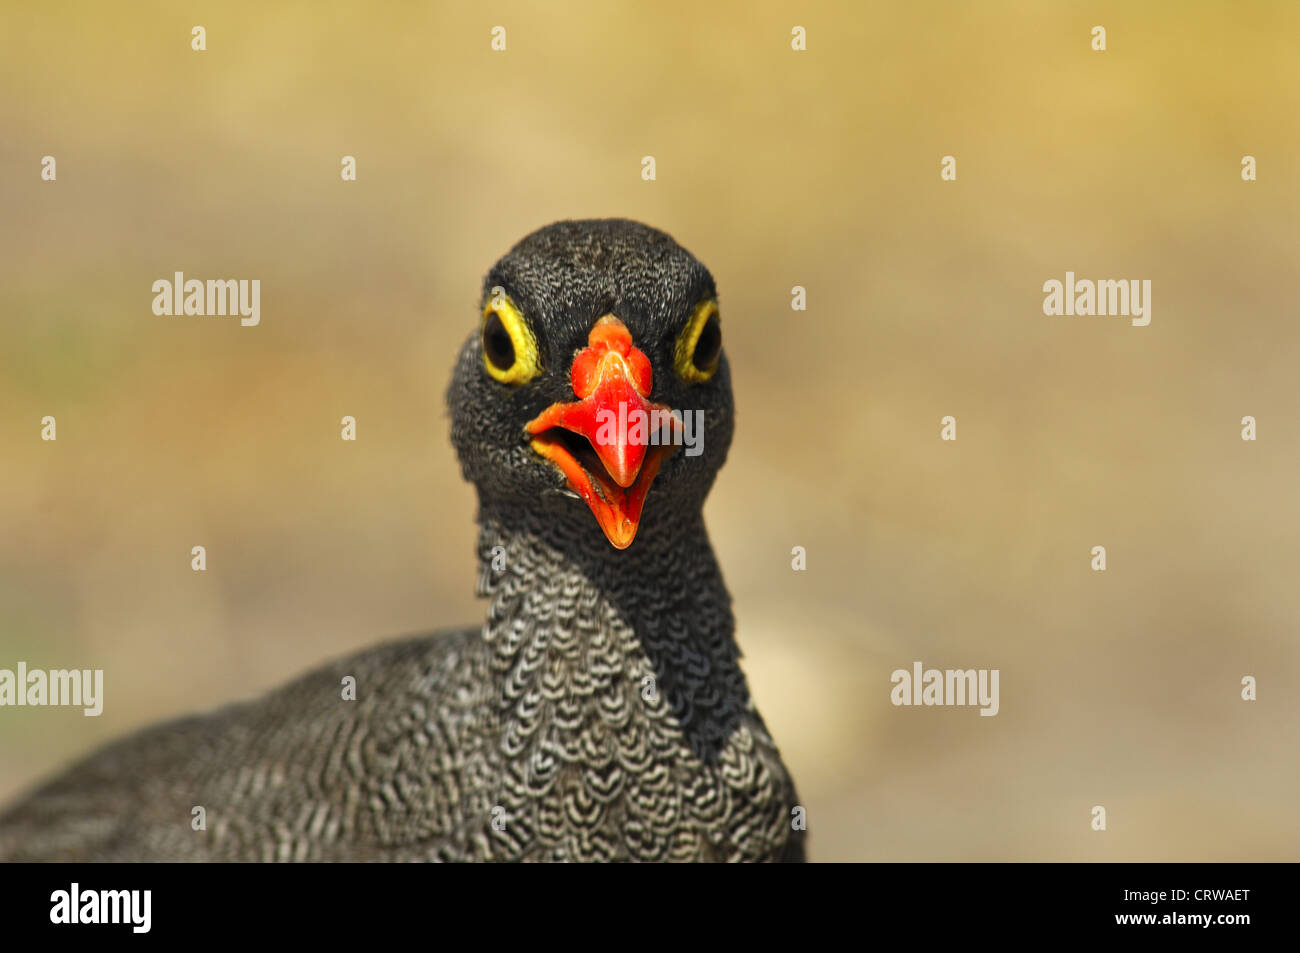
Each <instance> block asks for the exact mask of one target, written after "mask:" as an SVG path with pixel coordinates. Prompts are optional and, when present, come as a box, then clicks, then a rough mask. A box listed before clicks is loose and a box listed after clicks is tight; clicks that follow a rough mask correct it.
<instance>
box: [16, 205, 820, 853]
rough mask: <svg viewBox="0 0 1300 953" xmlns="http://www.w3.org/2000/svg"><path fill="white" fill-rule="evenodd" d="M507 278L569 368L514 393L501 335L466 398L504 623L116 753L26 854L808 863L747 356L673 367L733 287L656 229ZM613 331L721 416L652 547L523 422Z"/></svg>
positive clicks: (31, 808) (608, 235) (674, 470)
mask: <svg viewBox="0 0 1300 953" xmlns="http://www.w3.org/2000/svg"><path fill="white" fill-rule="evenodd" d="M497 286H500V287H502V288H504V289H505V290H506V292H507V293H508V294H509V295H510V297H511V299H512V300H513V301H514V302H515V303H516V304H517V305H518V306H519V309H520V310H521V311H522V312H523V314H524V315H526V316H527V318H528V320H529V322H530V326H531V327H532V329H533V332H534V334H535V336H536V338H537V344H538V349H539V352H540V355H541V365H542V373H541V374H540V375H539V376H538V377H537V378H536V379H535V380H532V381H531V382H528V383H526V384H523V385H520V386H509V385H506V384H502V383H500V382H498V381H496V380H494V379H493V378H491V377H490V376H489V375H488V374H487V373H486V372H485V369H484V358H483V345H482V342H481V337H480V334H479V332H478V330H476V331H475V333H473V334H471V335H470V338H469V340H468V341H467V342H466V343H465V346H464V347H463V348H462V350H461V354H460V358H459V361H458V362H457V365H456V369H455V372H454V375H453V380H452V383H451V387H450V389H449V392H448V403H449V406H450V410H451V418H452V440H453V443H454V444H455V446H456V450H457V452H458V455H459V458H460V461H461V467H462V470H463V472H464V474H465V476H466V478H467V479H469V480H470V481H471V482H473V483H474V484H475V486H476V487H477V489H478V495H479V514H478V517H479V523H480V535H479V542H478V557H479V561H480V567H481V568H480V581H479V587H478V588H479V593H480V595H483V596H486V597H487V598H488V599H489V600H490V601H489V607H488V612H487V618H486V620H485V622H484V624H483V626H482V627H481V628H477V629H473V630H465V631H455V632H448V633H443V634H438V635H434V636H428V637H423V638H419V639H414V640H408V641H403V642H399V643H393V644H388V645H383V646H380V647H378V648H374V649H371V650H369V651H366V652H363V653H361V654H360V655H356V656H354V657H352V658H349V659H346V660H342V661H338V662H335V663H333V664H331V665H328V666H326V667H324V668H321V669H319V670H318V671H316V672H313V673H312V674H310V675H307V676H306V677H303V678H301V679H299V680H298V681H295V682H293V683H291V684H289V685H287V686H285V687H284V688H281V689H279V690H278V691H275V692H273V693H272V694H270V695H268V696H266V697H264V698H262V699H259V700H256V701H253V702H249V703H246V704H240V705H234V706H231V707H228V708H225V709H223V710H221V711H218V712H216V713H214V714H211V715H207V716H202V717H195V718H188V719H184V720H180V721H176V722H172V723H169V724H165V725H162V726H158V727H154V728H151V729H148V730H145V731H143V732H140V733H138V734H136V735H134V736H132V737H130V738H127V739H126V740H124V741H122V742H119V743H117V744H115V745H112V746H110V747H108V748H105V749H103V750H101V751H100V752H98V753H96V754H94V755H92V756H91V757H90V758H88V759H87V760H85V761H83V762H82V763H81V764H79V765H78V766H76V767H75V768H73V769H72V770H71V771H69V772H68V773H66V774H64V775H63V776H61V777H59V778H58V779H56V780H54V781H53V782H51V783H49V784H47V785H46V786H44V787H43V788H40V789H39V790H37V791H35V792H34V793H32V794H31V795H29V796H28V797H27V798H26V799H25V800H24V801H22V802H21V803H19V804H18V805H16V806H15V807H14V808H12V809H11V810H10V811H9V812H8V813H7V814H6V815H4V816H3V817H2V818H0V858H3V859H10V860H33V859H34V860H227V859H228V860H264V861H270V860H298V861H316V860H802V859H803V836H804V835H803V834H802V832H801V831H797V830H794V829H793V826H794V825H792V819H793V818H792V811H793V809H794V808H795V807H796V805H797V804H798V800H797V797H796V795H795V791H794V787H793V784H792V782H791V780H790V777H789V774H788V773H787V771H786V769H785V767H784V766H783V764H782V762H781V759H780V756H779V754H778V752H777V749H776V747H775V745H774V744H773V742H772V739H771V738H770V737H769V735H768V733H767V731H766V729H765V728H764V725H763V722H762V719H761V718H760V717H759V715H758V713H757V711H756V710H755V709H754V706H753V704H752V702H751V699H750V696H749V691H748V688H747V686H746V682H745V678H744V675H743V673H742V672H741V670H740V668H739V665H738V662H737V660H738V657H739V651H738V649H737V647H736V643H735V640H734V633H733V629H734V622H733V617H732V613H731V605H730V596H729V595H728V593H727V590H726V588H725V586H724V584H723V580H722V575H721V572H720V570H719V567H718V565H717V562H716V560H715V558H714V555H713V550H712V547H711V546H710V544H709V540H708V536H707V534H706V531H705V527H704V522H703V518H702V514H701V508H702V505H703V502H704V498H705V496H706V495H707V494H708V491H709V488H710V487H711V485H712V483H713V479H714V477H715V475H716V473H717V471H718V469H719V467H721V465H722V463H723V460H724V459H725V457H726V453H727V449H728V446H729V444H730V442H731V433H732V404H731V386H730V380H729V372H728V368H727V364H726V357H725V354H724V355H723V356H722V358H721V359H720V363H719V365H718V369H717V372H716V373H715V374H714V376H713V377H712V379H710V380H708V381H706V382H704V383H696V384H688V383H687V382H686V381H684V380H682V379H681V378H680V377H679V376H678V375H677V374H675V373H674V371H673V346H674V342H675V341H676V339H677V336H678V333H679V332H680V330H681V328H682V326H683V324H684V322H685V321H686V320H687V317H688V315H689V314H690V312H691V309H692V308H693V307H694V306H695V305H696V304H697V303H698V302H699V301H700V300H702V299H704V298H707V297H710V296H712V295H713V294H714V286H713V279H712V277H711V276H710V275H709V272H708V271H707V270H706V269H705V268H704V266H703V265H701V264H700V263H699V262H698V261H696V259H695V258H694V257H693V256H691V255H690V254H689V253H688V252H687V251H685V250H684V249H682V248H681V247H680V246H678V245H677V244H676V243H675V242H674V241H673V240H672V239H671V238H670V237H668V236H667V235H665V234H663V233H661V232H658V231H656V230H654V229H650V228H647V227H646V226H643V225H639V224H637V223H634V222H628V221H622V220H608V221H585V222H560V223H557V224H555V225H552V226H549V227H547V228H544V229H541V230H540V231H538V232H535V233H534V234H532V235H530V236H529V237H527V238H525V239H524V240H523V241H521V242H520V243H519V244H518V245H516V246H515V248H514V249H512V250H511V251H510V252H509V253H508V254H507V255H506V256H505V257H504V258H502V259H501V260H500V261H499V262H498V263H497V264H496V266H495V267H494V268H493V269H492V270H491V272H490V273H489V274H488V276H487V279H486V281H485V282H484V287H483V296H484V297H483V300H484V302H486V301H487V300H488V296H489V295H490V294H491V293H492V289H493V288H494V287H497ZM606 314H614V315H616V316H618V318H619V319H621V320H622V321H623V322H624V324H625V325H626V326H627V328H628V330H629V331H630V332H631V334H632V337H633V339H634V340H635V341H636V345H637V347H639V348H640V349H642V350H643V351H644V352H645V354H646V355H647V356H648V357H649V358H650V361H651V363H652V365H653V369H654V385H653V393H652V395H651V396H652V397H653V399H654V400H655V401H661V402H664V403H666V404H668V405H670V406H673V407H682V408H701V409H703V410H704V415H705V416H704V419H705V432H704V433H705V440H704V452H703V454H702V455H700V456H697V457H689V456H686V455H685V454H683V453H681V452H678V453H674V454H672V455H670V456H668V457H667V459H666V460H665V461H664V463H663V465H662V467H661V469H660V471H659V475H658V477H657V479H656V480H655V481H654V483H653V485H652V488H651V490H650V492H649V495H648V497H647V499H646V504H645V510H644V514H643V517H642V521H641V525H640V528H639V531H638V533H637V536H636V538H635V541H634V542H633V543H632V545H631V546H630V547H628V548H627V549H625V550H617V549H615V548H613V547H612V546H611V545H610V543H609V541H607V540H606V538H605V536H604V535H603V534H602V532H601V531H600V529H599V528H598V527H597V525H596V522H595V520H594V519H593V516H592V513H591V511H589V510H588V508H587V506H586V505H585V504H584V503H582V502H581V501H580V500H578V499H575V498H574V495H573V494H572V493H571V492H569V491H568V490H567V489H566V486H565V481H564V478H563V477H562V476H561V474H560V473H559V472H558V471H557V470H556V468H555V467H554V466H552V465H551V464H550V463H548V462H547V461H545V460H543V459H541V458H540V457H539V456H538V455H537V454H536V453H535V452H534V451H533V450H532V449H531V448H530V446H529V443H528V441H527V440H526V439H524V437H523V430H522V428H523V425H524V423H525V422H527V421H529V420H530V419H532V418H534V417H535V416H536V415H538V414H539V413H541V412H542V410H544V409H545V408H546V407H547V406H548V405H550V404H552V403H554V402H556V401H565V400H572V399H573V397H574V393H573V388H572V385H571V383H570V378H569V366H570V364H571V362H572V360H573V356H574V354H575V352H576V351H577V350H579V349H581V348H582V347H583V346H584V345H585V344H586V343H587V335H588V332H589V331H590V330H591V328H592V325H593V323H594V322H595V321H596V320H597V319H598V318H600V317H601V316H602V315H606ZM494 562H495V566H496V568H494ZM502 566H504V568H500V567H502ZM345 675H352V676H354V677H355V678H356V684H357V699H356V700H355V701H344V700H342V699H341V697H340V683H341V680H342V678H343V677H344V676H345ZM194 806H203V807H204V809H205V811H206V814H207V830H206V831H194V830H192V829H191V823H190V822H191V810H192V808H193V807H194Z"/></svg>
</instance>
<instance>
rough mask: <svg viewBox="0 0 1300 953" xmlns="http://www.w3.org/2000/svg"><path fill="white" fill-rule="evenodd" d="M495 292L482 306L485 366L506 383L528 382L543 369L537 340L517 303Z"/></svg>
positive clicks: (500, 292)
mask: <svg viewBox="0 0 1300 953" xmlns="http://www.w3.org/2000/svg"><path fill="white" fill-rule="evenodd" d="M493 292H494V293H493V295H492V297H491V298H489V299H488V303H487V306H486V307H485V308H484V309H483V367H484V368H485V369H486V370H487V372H488V373H489V374H491V375H492V377H493V378H495V379H496V380H499V381H500V382H501V383H503V384H526V383H527V382H528V381H530V380H532V379H533V378H534V377H536V376H537V374H538V372H539V371H540V370H541V363H540V361H539V358H538V351H537V339H536V338H534V337H533V331H532V329H531V328H530V327H529V326H528V322H527V321H526V320H524V316H523V314H522V313H521V312H520V311H519V308H518V307H516V305H515V303H514V302H513V301H511V300H510V298H509V297H508V296H506V294H505V293H504V292H503V291H501V290H500V289H493Z"/></svg>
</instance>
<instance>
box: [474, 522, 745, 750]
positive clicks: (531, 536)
mask: <svg viewBox="0 0 1300 953" xmlns="http://www.w3.org/2000/svg"><path fill="white" fill-rule="evenodd" d="M540 509H545V507H539V508H537V509H530V510H528V511H527V512H525V513H522V514H521V513H520V512H519V511H518V510H514V511H508V512H503V511H499V510H495V509H493V508H490V507H486V508H481V509H480V517H479V519H480V526H481V530H480V535H479V543H478V551H479V559H480V567H481V572H480V578H479V594H480V595H482V596H486V597H488V598H489V599H490V600H491V604H490V606H489V609H488V614H487V619H486V621H485V623H484V629H483V634H484V639H485V641H486V642H487V645H488V648H489V652H490V655H491V657H492V667H493V669H494V671H495V672H496V673H497V674H498V676H499V678H500V680H501V688H502V691H503V696H502V697H503V699H504V700H510V699H519V698H521V697H523V696H524V695H526V694H527V693H528V692H529V691H530V686H531V687H532V688H533V689H537V690H540V691H541V693H542V694H543V695H546V696H547V697H552V698H554V697H556V692H560V693H561V694H563V695H567V696H569V697H570V698H571V699H573V700H574V702H575V704H581V705H590V706H598V705H604V706H607V707H608V706H609V705H618V706H622V705H623V704H625V703H626V704H627V705H628V707H629V709H631V712H630V714H631V717H633V718H634V719H637V718H638V717H640V718H645V719H647V720H654V721H658V720H660V719H663V718H667V719H669V720H671V721H674V722H676V723H677V724H678V725H679V726H680V729H681V730H682V732H683V733H684V734H685V735H686V737H687V740H689V742H690V744H691V747H692V748H693V749H694V750H695V752H696V753H697V754H698V755H700V756H702V757H706V758H707V757H710V756H711V755H716V753H717V750H718V748H719V747H720V746H721V745H722V744H723V743H724V742H725V739H726V737H727V736H728V735H729V734H730V732H731V731H732V730H733V729H734V727H735V724H736V721H737V719H738V718H739V717H740V715H741V713H743V712H745V711H747V710H748V709H749V707H750V702H749V692H748V687H747V685H746V683H745V678H744V675H743V674H742V673H741V671H740V668H739V665H738V662H737V659H738V657H739V650H738V649H737V647H736V644H735V640H734V629H735V622H734V618H733V616H732V613H731V597H730V595H729V594H728V593H727V590H726V587H725V585H724V584H723V580H722V573H721V571H720V569H719V568H718V564H717V560H716V559H715V558H714V555H713V549H712V547H711V546H710V545H709V540H708V535H707V533H706V531H705V528H704V521H703V518H702V516H699V515H697V516H696V517H695V518H694V519H692V520H690V521H689V522H687V523H686V524H684V525H683V524H682V523H680V522H678V523H676V524H675V525H672V526H669V525H666V524H659V525H655V524H654V523H650V522H647V523H646V524H643V526H642V532H641V533H640V534H638V536H637V539H636V540H635V542H633V544H632V545H631V546H630V547H629V548H628V549H626V550H622V551H619V550H615V549H613V548H612V547H611V546H610V545H609V544H608V542H606V541H605V539H604V537H603V536H602V535H601V533H600V532H599V531H598V530H597V529H596V527H595V526H594V525H588V523H590V522H591V521H590V518H589V516H588V514H586V513H583V514H582V515H583V516H586V517H587V519H586V520H585V521H581V522H579V521H575V520H566V519H562V518H560V519H557V518H549V517H548V515H547V514H546V513H545V512H539V511H538V510H540ZM509 703H510V704H513V702H509ZM638 712H639V715H638Z"/></svg>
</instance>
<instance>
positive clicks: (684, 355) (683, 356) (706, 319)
mask: <svg viewBox="0 0 1300 953" xmlns="http://www.w3.org/2000/svg"><path fill="white" fill-rule="evenodd" d="M721 353H722V327H721V326H720V325H719V324H718V303H717V302H716V301H714V300H713V299H712V298H710V299H709V300H707V301H701V302H700V303H699V304H698V305H696V307H695V310H694V311H693V312H691V317H690V320H688V321H687V322H686V326H685V327H684V328H682V333H681V334H679V335H678V336H677V346H676V347H675V348H674V349H673V366H674V367H676V368H677V373H678V374H680V375H681V377H682V379H683V380H686V381H689V382H691V383H692V384H699V383H703V382H704V381H707V380H708V379H709V378H710V377H712V376H713V372H714V371H716V370H717V369H718V356H719V355H720V354H721Z"/></svg>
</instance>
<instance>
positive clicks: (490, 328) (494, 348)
mask: <svg viewBox="0 0 1300 953" xmlns="http://www.w3.org/2000/svg"><path fill="white" fill-rule="evenodd" d="M483 353H484V354H486V355H487V359H488V360H489V361H491V362H492V363H493V364H495V365H496V366H497V368H499V369H500V370H503V371H508V370H510V368H511V366H512V365H513V364H514V363H515V345H514V342H513V341H511V340H510V332H509V331H507V330H506V326H505V325H504V324H502V323H501V315H499V314H497V313H496V312H495V311H493V312H492V313H491V314H489V315H488V316H487V320H486V321H485V322H483Z"/></svg>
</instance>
